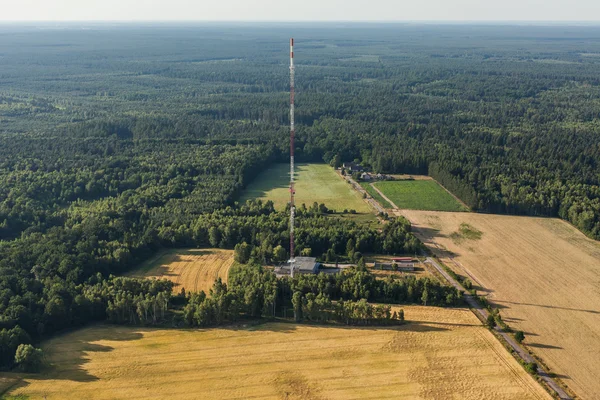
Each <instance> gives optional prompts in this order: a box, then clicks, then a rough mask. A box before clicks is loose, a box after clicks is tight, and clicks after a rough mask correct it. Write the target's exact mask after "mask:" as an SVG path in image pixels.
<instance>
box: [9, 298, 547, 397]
mask: <svg viewBox="0 0 600 400" xmlns="http://www.w3.org/2000/svg"><path fill="white" fill-rule="evenodd" d="M404 310H405V313H406V317H407V319H410V320H412V322H410V323H408V324H406V325H402V326H399V327H393V328H377V329H376V328H354V327H340V326H312V325H296V324H291V323H265V324H262V325H258V326H253V327H238V328H236V329H233V328H231V329H225V328H220V329H206V330H172V329H149V328H132V327H131V328H128V327H115V326H109V325H98V326H93V327H88V328H85V329H82V330H79V331H76V332H72V333H69V334H66V335H64V336H61V337H57V338H54V339H51V340H49V341H47V342H46V343H45V345H44V346H43V347H44V349H45V351H46V353H47V354H48V355H49V360H50V361H51V363H52V364H53V367H52V368H53V369H52V370H50V371H49V372H46V373H45V374H43V375H41V376H30V377H25V378H24V379H23V380H22V382H21V383H20V384H18V385H17V386H15V388H14V389H13V390H12V393H11V394H13V395H17V394H24V395H27V396H29V398H30V399H42V398H46V399H48V400H51V399H66V398H71V399H86V400H96V399H127V400H133V399H290V400H291V399H303V400H307V399H308V400H310V399H313V400H314V399H499V400H502V399H515V400H517V399H518V400H524V399H550V397H549V395H547V393H546V392H545V391H544V390H543V389H542V387H541V386H539V385H538V383H537V382H536V381H535V380H534V379H533V378H531V377H530V376H529V375H527V374H526V372H525V371H524V370H523V368H521V366H520V365H519V364H518V363H517V362H516V361H515V360H514V359H513V358H512V356H510V354H509V353H508V352H507V351H506V350H505V349H504V348H503V347H502V345H501V344H500V343H499V342H498V341H497V340H496V339H495V338H494V336H493V335H492V334H491V333H490V332H489V331H488V330H487V329H485V328H484V327H483V326H481V324H480V323H479V321H478V320H477V318H476V317H475V316H474V315H473V314H472V313H471V312H470V311H469V310H467V309H441V308H433V307H419V306H412V307H405V308H404ZM44 396H46V397H44Z"/></svg>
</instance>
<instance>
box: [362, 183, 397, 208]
mask: <svg viewBox="0 0 600 400" xmlns="http://www.w3.org/2000/svg"><path fill="white" fill-rule="evenodd" d="M369 186H371V187H372V188H373V189H375V191H376V192H377V193H379V195H380V196H381V197H383V198H384V199H385V201H387V202H388V203H390V204H391V205H392V207H393V208H394V210H399V208H398V206H397V205H396V203H394V202H393V201H392V200H390V199H389V198H388V197H387V196H386V195H385V194H383V192H382V191H381V190H379V189H377V187H376V186H375V184H374V183H369Z"/></svg>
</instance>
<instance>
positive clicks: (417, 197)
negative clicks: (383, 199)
mask: <svg viewBox="0 0 600 400" xmlns="http://www.w3.org/2000/svg"><path fill="white" fill-rule="evenodd" d="M374 185H375V186H376V187H377V189H379V190H381V192H383V194H384V195H386V196H387V197H388V198H389V199H390V200H391V201H393V202H394V204H396V206H398V208H404V209H408V210H428V211H468V209H467V208H466V207H465V206H464V205H462V204H461V203H460V202H459V201H458V200H456V199H455V198H454V197H453V196H452V195H451V194H450V193H448V192H447V191H446V190H445V189H444V188H443V187H441V186H440V185H439V184H438V183H437V182H436V181H434V180H414V181H412V180H406V181H385V182H377V183H374Z"/></svg>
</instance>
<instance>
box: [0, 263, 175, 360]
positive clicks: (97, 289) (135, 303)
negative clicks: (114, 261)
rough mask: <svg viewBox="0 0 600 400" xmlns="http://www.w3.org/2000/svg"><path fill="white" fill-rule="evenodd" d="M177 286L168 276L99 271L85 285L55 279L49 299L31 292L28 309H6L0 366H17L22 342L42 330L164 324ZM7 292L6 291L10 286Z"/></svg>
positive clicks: (1, 328) (0, 324) (34, 339)
mask: <svg viewBox="0 0 600 400" xmlns="http://www.w3.org/2000/svg"><path fill="white" fill-rule="evenodd" d="M39 287H40V288H41V287H42V285H41V282H40V283H39ZM172 288H173V284H172V282H170V281H166V280H161V281H158V280H148V279H135V278H123V277H112V276H111V277H110V278H108V279H105V278H103V277H102V276H101V275H99V274H98V275H97V276H93V277H91V278H90V279H89V280H88V281H87V282H85V283H84V284H80V285H72V284H71V285H69V286H64V285H61V284H60V283H59V281H58V280H55V284H54V285H53V286H52V287H51V288H44V291H46V290H49V291H54V292H55V294H54V295H52V296H51V298H50V299H48V300H46V301H44V300H41V299H39V300H38V299H36V297H35V293H32V292H30V293H28V294H27V296H26V298H27V299H28V301H30V302H31V304H29V307H30V309H29V310H28V309H27V308H26V307H25V306H24V305H22V304H18V303H15V305H12V306H11V307H8V308H6V307H4V313H3V314H2V319H1V320H0V369H2V370H3V369H8V368H11V367H12V366H14V364H15V354H16V352H17V349H18V348H19V346H20V345H27V344H31V343H34V342H37V341H38V340H39V337H40V335H41V334H43V333H51V332H56V331H58V330H60V329H64V328H67V327H77V326H82V325H84V324H86V323H89V322H92V321H103V320H109V321H111V322H113V323H119V324H123V323H129V324H144V325H153V324H158V323H161V322H163V321H164V318H165V313H166V312H167V310H168V309H169V302H170V299H171V291H172ZM56 292H58V293H56ZM3 294H4V295H7V292H6V290H4V291H3ZM16 300H18V298H17V299H16ZM32 309H33V310H35V311H36V313H35V314H33V315H31V314H30V313H29V312H30V310H32Z"/></svg>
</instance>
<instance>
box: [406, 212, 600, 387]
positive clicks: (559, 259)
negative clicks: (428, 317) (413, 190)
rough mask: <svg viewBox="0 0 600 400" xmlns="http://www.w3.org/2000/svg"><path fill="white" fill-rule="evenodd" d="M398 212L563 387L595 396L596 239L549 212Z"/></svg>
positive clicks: (599, 251)
mask: <svg viewBox="0 0 600 400" xmlns="http://www.w3.org/2000/svg"><path fill="white" fill-rule="evenodd" d="M402 213H403V214H404V215H405V216H406V217H407V218H408V219H409V220H410V221H411V222H413V224H414V228H415V230H416V233H417V235H418V236H420V238H421V239H422V240H424V241H428V242H430V243H429V245H430V247H432V248H434V249H435V246H434V245H432V241H434V242H435V243H437V244H438V245H439V246H441V248H442V249H443V250H439V249H438V250H437V252H438V254H441V255H442V256H443V257H442V259H443V261H445V262H446V264H447V265H448V266H450V267H452V268H454V269H455V270H456V272H458V273H464V274H467V275H469V276H471V279H472V280H473V281H474V283H476V284H478V285H480V286H482V287H483V288H484V289H487V290H488V291H484V292H483V293H484V294H486V293H487V295H488V297H489V299H490V300H491V301H492V303H494V304H495V305H497V306H498V307H499V308H500V310H501V314H502V316H503V318H504V319H505V321H506V322H507V323H508V324H509V325H510V326H511V327H513V328H514V329H517V330H523V331H524V332H525V335H526V337H527V338H526V340H525V343H526V344H527V345H528V346H529V347H530V349H531V350H533V351H534V352H535V354H537V355H539V356H540V357H541V359H542V360H543V361H544V362H545V363H546V364H548V365H549V366H550V368H551V370H552V371H553V372H555V373H557V374H558V376H559V378H560V379H562V381H563V382H565V383H566V384H567V385H568V386H569V388H571V389H572V390H573V391H574V392H575V393H576V394H577V395H579V396H581V398H583V399H599V398H600V243H598V242H596V241H593V240H591V239H588V238H587V237H586V236H585V235H583V234H582V233H581V232H579V231H578V230H576V229H575V228H573V227H572V226H571V225H569V224H567V223H566V222H564V221H561V220H559V219H553V218H530V217H514V216H501V215H487V214H472V213H444V212H421V211H402ZM461 224H463V225H462V228H461ZM465 227H466V229H465ZM452 260H454V262H453V261H452ZM461 270H462V271H461Z"/></svg>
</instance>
